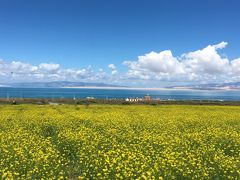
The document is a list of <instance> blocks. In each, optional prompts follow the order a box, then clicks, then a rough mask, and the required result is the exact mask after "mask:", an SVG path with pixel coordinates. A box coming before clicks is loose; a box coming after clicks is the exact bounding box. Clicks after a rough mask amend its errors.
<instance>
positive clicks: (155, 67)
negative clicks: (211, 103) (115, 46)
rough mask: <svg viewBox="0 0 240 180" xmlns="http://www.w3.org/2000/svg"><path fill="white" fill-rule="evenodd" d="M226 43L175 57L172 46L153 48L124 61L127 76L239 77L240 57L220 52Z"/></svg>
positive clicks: (174, 78) (173, 78) (178, 78)
mask: <svg viewBox="0 0 240 180" xmlns="http://www.w3.org/2000/svg"><path fill="white" fill-rule="evenodd" d="M226 46H227V42H221V43H219V44H216V45H209V46H207V47H205V48H203V49H201V50H197V51H193V52H188V53H184V54H182V55H181V56H180V57H174V56H173V54H172V52H171V51H170V50H165V51H161V52H159V53H157V52H150V53H148V54H145V55H143V56H139V57H138V59H137V60H136V61H124V62H123V64H124V65H126V66H127V67H128V68H129V69H128V72H127V75H128V77H129V78H135V79H143V80H146V79H148V80H162V81H182V82H188V81H201V82H211V81H213V82H216V81H224V80H229V79H235V80H236V79H239V78H238V76H239V73H240V59H235V60H232V61H231V60H229V59H228V58H225V57H222V56H221V55H220V54H219V52H218V50H219V49H223V48H225V47H226Z"/></svg>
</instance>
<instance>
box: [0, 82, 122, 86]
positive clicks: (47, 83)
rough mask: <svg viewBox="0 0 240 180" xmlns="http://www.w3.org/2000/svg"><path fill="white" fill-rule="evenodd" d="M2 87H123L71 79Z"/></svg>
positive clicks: (8, 84)
mask: <svg viewBox="0 0 240 180" xmlns="http://www.w3.org/2000/svg"><path fill="white" fill-rule="evenodd" d="M0 87H31V88H32V87H34V88H60V87H123V86H117V85H113V84H105V83H86V82H70V81H54V82H21V83H5V84H0Z"/></svg>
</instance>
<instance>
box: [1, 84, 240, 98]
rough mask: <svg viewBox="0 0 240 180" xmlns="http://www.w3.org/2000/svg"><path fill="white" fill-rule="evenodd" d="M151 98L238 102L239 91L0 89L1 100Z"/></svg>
mask: <svg viewBox="0 0 240 180" xmlns="http://www.w3.org/2000/svg"><path fill="white" fill-rule="evenodd" d="M146 94H149V95H151V96H152V97H153V98H161V99H175V100H225V101H227V100H231V101H240V91H235V90H233V91H230V90H228V91H220V90H216V91H215V90H202V91H200V90H129V89H125V90H124V89H77V88H9V87H0V97H1V98H74V97H75V98H86V97H94V98H102V99H110V98H129V97H139V98H142V97H144V96H145V95H146Z"/></svg>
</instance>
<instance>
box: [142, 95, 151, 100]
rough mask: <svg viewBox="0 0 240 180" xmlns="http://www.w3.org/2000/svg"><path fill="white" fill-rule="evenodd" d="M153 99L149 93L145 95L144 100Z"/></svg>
mask: <svg viewBox="0 0 240 180" xmlns="http://www.w3.org/2000/svg"><path fill="white" fill-rule="evenodd" d="M151 100H152V97H151V96H150V95H149V94H147V95H146V96H144V101H151Z"/></svg>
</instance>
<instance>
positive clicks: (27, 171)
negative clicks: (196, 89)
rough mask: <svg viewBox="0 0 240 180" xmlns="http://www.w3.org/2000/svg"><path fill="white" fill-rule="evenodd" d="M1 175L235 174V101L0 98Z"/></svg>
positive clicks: (238, 120) (239, 148) (239, 113)
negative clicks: (14, 101)
mask: <svg viewBox="0 0 240 180" xmlns="http://www.w3.org/2000/svg"><path fill="white" fill-rule="evenodd" d="M0 178H1V179H41V178H43V179H240V107H233V106H174V105H162V106H144V105H90V106H89V107H86V106H81V105H79V106H74V105H59V106H47V105H44V106H38V105H17V106H10V105H1V106H0Z"/></svg>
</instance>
